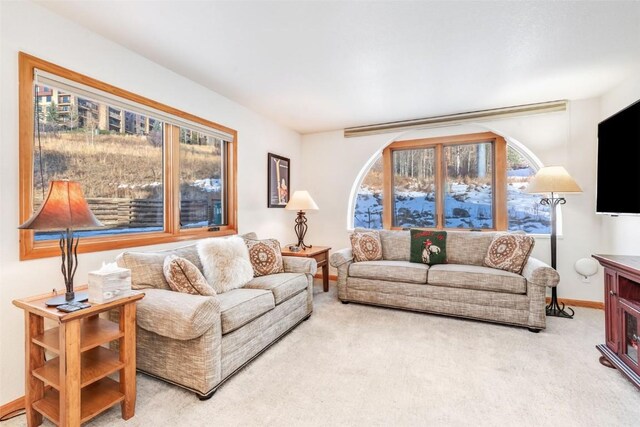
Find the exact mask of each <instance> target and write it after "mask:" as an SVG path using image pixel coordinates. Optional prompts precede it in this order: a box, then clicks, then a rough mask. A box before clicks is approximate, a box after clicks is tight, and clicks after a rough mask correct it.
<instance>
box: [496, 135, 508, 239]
mask: <svg viewBox="0 0 640 427" xmlns="http://www.w3.org/2000/svg"><path fill="white" fill-rule="evenodd" d="M493 195H494V200H493V226H494V228H495V229H497V230H507V229H508V228H509V218H508V216H507V210H508V209H507V141H505V140H504V138H502V137H499V136H498V137H495V140H494V142H493ZM499 206H504V209H498V207H499Z"/></svg>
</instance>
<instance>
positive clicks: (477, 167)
mask: <svg viewBox="0 0 640 427" xmlns="http://www.w3.org/2000/svg"><path fill="white" fill-rule="evenodd" d="M423 142H424V141H422V142H421V143H422V144H423ZM440 142H441V141H439V143H440ZM480 145H482V144H473V145H470V144H467V145H457V144H450V145H446V143H445V144H444V145H442V146H441V147H440V148H438V147H437V146H434V147H432V146H429V145H422V146H419V145H418V144H416V147H415V148H412V147H409V146H408V145H407V144H406V143H404V144H403V145H402V146H401V148H402V149H401V150H397V151H395V152H393V153H392V154H391V155H390V156H389V160H388V161H389V166H388V167H389V169H390V170H389V171H386V170H385V162H384V156H383V155H382V154H379V155H378V156H377V158H376V159H373V161H372V162H371V163H370V165H371V166H370V167H369V170H368V171H366V173H364V174H363V175H362V179H361V181H360V183H359V185H358V190H357V192H356V193H355V199H354V203H353V223H352V224H351V225H352V226H353V227H355V228H357V227H362V228H371V229H381V228H384V209H385V203H384V194H385V191H384V183H385V174H386V175H387V178H388V180H387V181H388V182H390V183H391V188H390V191H388V192H387V193H388V194H392V199H393V200H392V203H388V204H386V206H390V207H391V208H390V209H391V210H392V211H391V213H390V214H389V216H390V217H391V227H393V228H404V227H424V228H445V229H446V228H456V229H508V230H511V231H515V230H522V231H525V232H526V233H531V234H549V233H550V216H549V208H548V207H546V206H542V205H540V196H539V195H535V194H529V193H526V188H527V186H528V184H529V182H530V180H531V178H532V177H533V175H535V173H536V171H537V169H538V166H537V164H536V163H535V161H533V160H532V159H530V157H529V155H528V154H527V153H526V152H524V151H523V150H521V149H519V147H517V146H516V145H514V144H508V145H507V150H506V159H504V157H505V154H502V156H503V160H504V161H497V162H495V164H496V165H499V164H505V165H506V169H507V170H506V171H504V170H503V171H500V170H493V169H494V168H493V167H492V165H493V164H494V163H493V162H492V161H491V160H490V159H491V158H492V157H493V159H497V156H500V153H501V152H502V153H504V152H505V150H500V149H498V150H497V153H494V152H493V150H492V149H491V148H490V147H489V146H488V144H484V145H487V147H481V146H480ZM392 146H393V144H392V145H391V146H390V147H392ZM436 153H438V154H437V155H436ZM438 162H440V164H441V166H438V167H437V166H436V165H437V163H438ZM483 165H486V167H485V166H483ZM465 168H466V169H465ZM483 168H484V169H483ZM438 171H439V172H438ZM445 171H446V172H445ZM438 173H440V175H441V178H438V177H437V175H438ZM500 177H506V187H507V192H506V193H507V194H506V197H505V198H500V199H496V198H495V197H494V195H493V193H494V191H493V185H492V184H493V183H494V182H496V180H500V179H504V178H500ZM439 181H440V182H439ZM502 182H504V181H502ZM503 188H504V187H503ZM438 192H441V194H438ZM438 200H441V202H438ZM499 200H502V202H500V201H499ZM494 201H495V202H494ZM437 203H442V205H443V206H442V208H440V209H437V206H436V204H437ZM492 204H494V205H493V206H492ZM387 209H389V207H387ZM438 212H440V213H441V217H440V221H438ZM496 217H501V218H505V217H506V219H505V220H503V221H502V222H501V224H502V225H501V224H498V223H496V221H495V220H494V218H496Z"/></svg>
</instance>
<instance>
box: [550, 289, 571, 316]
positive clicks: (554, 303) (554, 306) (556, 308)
mask: <svg viewBox="0 0 640 427" xmlns="http://www.w3.org/2000/svg"><path fill="white" fill-rule="evenodd" d="M567 310H568V311H567ZM546 311H547V316H553V317H562V318H565V319H573V315H574V314H575V312H574V311H573V309H571V308H570V307H566V310H565V306H564V303H563V302H560V303H559V302H558V293H557V291H556V288H553V289H552V291H551V301H550V302H549V305H547V307H546ZM569 312H571V313H569Z"/></svg>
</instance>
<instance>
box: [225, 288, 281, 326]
mask: <svg viewBox="0 0 640 427" xmlns="http://www.w3.org/2000/svg"><path fill="white" fill-rule="evenodd" d="M218 301H219V302H220V321H221V323H222V333H223V334H227V333H229V332H232V331H235V330H236V329H238V328H241V327H242V326H244V325H246V324H247V323H249V322H251V321H252V320H253V319H255V318H257V317H260V316H262V315H263V314H264V313H266V312H267V311H269V310H272V309H273V308H274V307H275V306H276V303H275V300H274V298H273V293H271V291H266V290H264V289H245V288H242V289H233V290H230V291H229V292H224V293H221V294H218Z"/></svg>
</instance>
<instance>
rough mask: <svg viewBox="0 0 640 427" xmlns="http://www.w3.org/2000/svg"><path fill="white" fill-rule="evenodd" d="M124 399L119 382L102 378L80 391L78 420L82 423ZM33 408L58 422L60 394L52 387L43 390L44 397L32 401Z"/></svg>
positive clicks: (55, 422)
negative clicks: (45, 390) (80, 403)
mask: <svg viewBox="0 0 640 427" xmlns="http://www.w3.org/2000/svg"><path fill="white" fill-rule="evenodd" d="M122 400H124V394H122V393H121V392H120V384H119V383H118V382H117V381H114V380H112V379H110V378H103V379H101V380H100V381H97V382H95V383H93V384H91V385H89V386H87V387H85V388H83V389H82V392H81V400H80V401H81V402H82V405H81V408H80V422H81V423H84V422H87V421H89V420H90V419H91V418H93V417H95V416H96V415H98V414H99V413H101V412H102V411H105V410H107V409H109V408H110V407H112V406H113V405H115V404H116V403H119V402H121V401H122ZM33 409H35V410H36V411H38V412H39V413H41V414H42V415H44V416H45V417H47V418H48V419H49V420H51V422H53V423H54V424H56V425H58V424H60V396H59V394H58V392H57V391H56V390H54V389H50V390H48V391H47V392H45V394H44V397H43V398H42V399H40V400H38V401H35V402H33Z"/></svg>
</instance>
